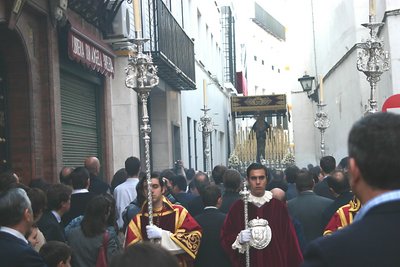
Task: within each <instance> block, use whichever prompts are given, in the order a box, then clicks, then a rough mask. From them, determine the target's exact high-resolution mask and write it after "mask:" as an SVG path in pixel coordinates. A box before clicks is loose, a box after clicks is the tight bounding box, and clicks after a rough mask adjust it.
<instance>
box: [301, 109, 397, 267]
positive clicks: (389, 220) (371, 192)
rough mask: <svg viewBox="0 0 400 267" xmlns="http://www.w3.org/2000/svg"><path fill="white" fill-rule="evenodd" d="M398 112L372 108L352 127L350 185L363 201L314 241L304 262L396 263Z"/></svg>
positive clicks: (309, 264)
mask: <svg viewBox="0 0 400 267" xmlns="http://www.w3.org/2000/svg"><path fill="white" fill-rule="evenodd" d="M399 133H400V115H398V114H395V113H391V112H387V113H386V112H385V113H383V112H378V113H375V114H368V115H367V116H365V117H363V118H362V119H360V120H359V121H357V122H356V123H355V124H354V125H353V127H352V129H351V130H350V133H349V138H348V152H349V172H350V186H351V188H352V190H353V192H354V194H355V196H356V197H357V198H358V199H360V201H361V204H362V207H361V209H360V210H359V211H358V213H357V215H356V217H355V218H354V222H353V223H352V224H350V225H349V226H347V227H346V228H344V229H342V230H340V231H336V232H335V233H333V234H332V235H330V236H325V237H323V238H319V239H317V240H316V241H314V242H312V243H311V244H310V245H309V246H308V248H307V250H306V252H305V262H304V266H306V267H307V266H352V267H358V266H360V267H361V266H363V267H364V266H398V265H399V263H400V253H399V249H398V243H399V240H400V231H399V223H400V177H399V168H398V166H399V162H400V134H399Z"/></svg>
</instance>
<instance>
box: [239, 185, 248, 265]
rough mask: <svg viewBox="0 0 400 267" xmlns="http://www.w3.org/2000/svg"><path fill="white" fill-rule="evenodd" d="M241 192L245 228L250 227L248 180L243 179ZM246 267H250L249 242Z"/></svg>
mask: <svg viewBox="0 0 400 267" xmlns="http://www.w3.org/2000/svg"><path fill="white" fill-rule="evenodd" d="M239 194H240V195H241V196H242V199H243V202H244V229H248V228H249V225H248V222H249V208H248V203H249V196H250V191H249V190H248V189H247V180H244V181H243V190H241V191H240V192H239ZM246 267H250V249H249V244H246Z"/></svg>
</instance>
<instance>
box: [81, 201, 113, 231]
mask: <svg viewBox="0 0 400 267" xmlns="http://www.w3.org/2000/svg"><path fill="white" fill-rule="evenodd" d="M112 205H113V203H111V202H110V200H109V199H107V197H106V196H105V195H98V196H95V197H94V198H92V199H91V200H90V201H89V203H88V204H87V206H86V211H85V214H84V216H83V219H82V222H81V228H82V232H83V234H84V235H85V236H86V237H94V236H96V235H99V234H101V233H103V232H104V231H105V230H106V228H107V226H108V225H109V221H108V219H109V216H110V214H111V209H112V208H113V207H112ZM114 206H115V205H114ZM114 219H115V218H114Z"/></svg>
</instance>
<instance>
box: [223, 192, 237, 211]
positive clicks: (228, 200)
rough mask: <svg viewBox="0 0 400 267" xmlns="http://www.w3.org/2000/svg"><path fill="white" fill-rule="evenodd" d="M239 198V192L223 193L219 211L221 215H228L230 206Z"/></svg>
mask: <svg viewBox="0 0 400 267" xmlns="http://www.w3.org/2000/svg"><path fill="white" fill-rule="evenodd" d="M240 198H241V197H240V194H239V192H231V191H225V192H224V194H223V195H222V203H221V207H219V210H220V211H221V212H223V213H228V212H229V210H230V208H231V206H232V204H233V203H234V202H235V201H236V200H238V199H240Z"/></svg>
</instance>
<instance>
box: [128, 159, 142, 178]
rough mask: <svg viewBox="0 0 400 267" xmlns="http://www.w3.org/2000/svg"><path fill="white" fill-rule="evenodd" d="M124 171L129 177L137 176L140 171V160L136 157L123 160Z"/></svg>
mask: <svg viewBox="0 0 400 267" xmlns="http://www.w3.org/2000/svg"><path fill="white" fill-rule="evenodd" d="M125 171H126V173H127V174H128V176H129V177H132V176H137V175H138V174H139V171H140V160H139V159H138V158H136V157H129V158H127V159H126V160H125Z"/></svg>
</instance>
